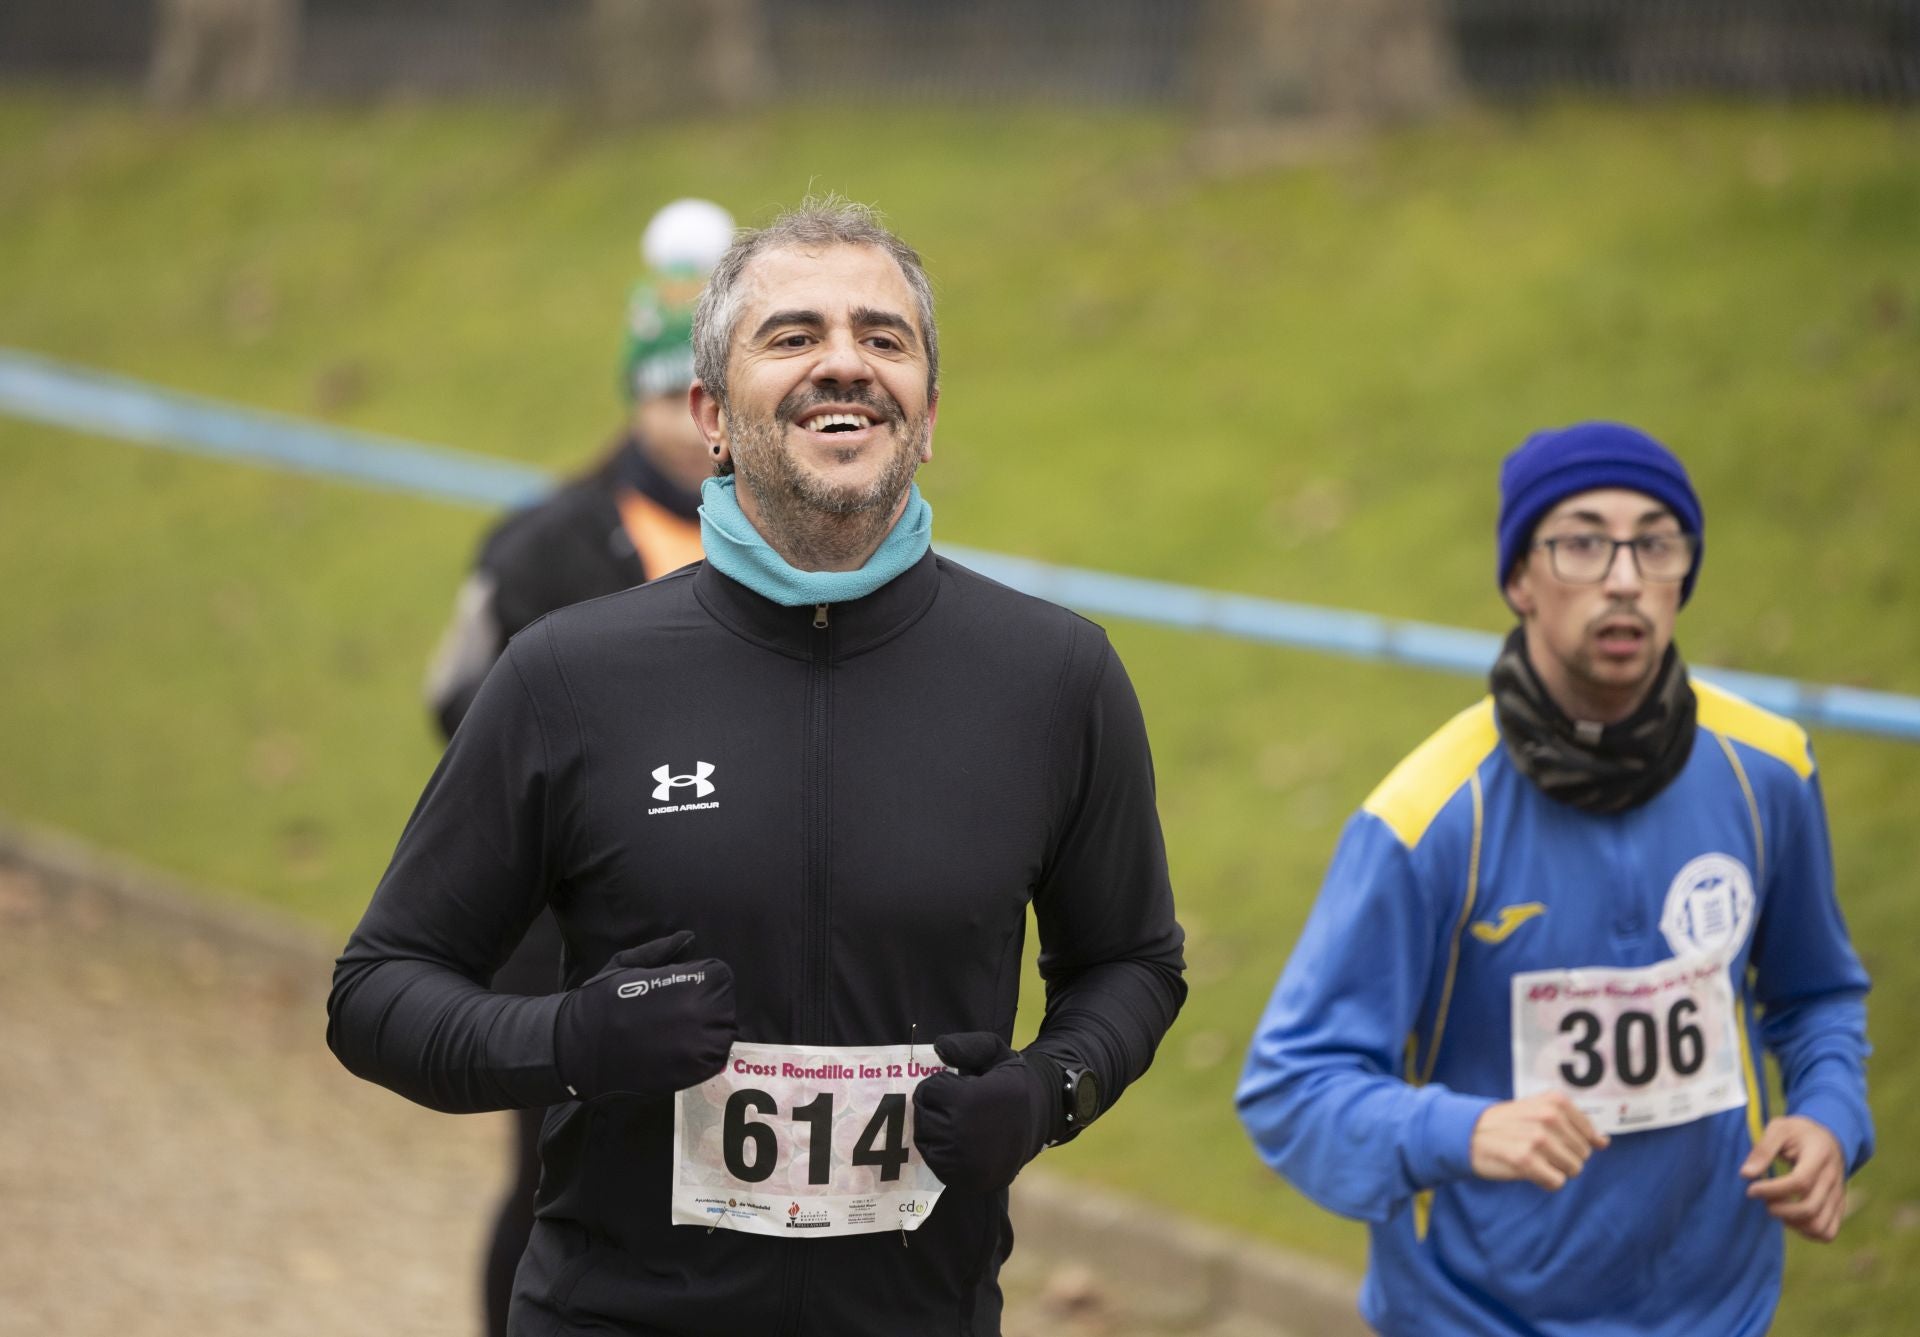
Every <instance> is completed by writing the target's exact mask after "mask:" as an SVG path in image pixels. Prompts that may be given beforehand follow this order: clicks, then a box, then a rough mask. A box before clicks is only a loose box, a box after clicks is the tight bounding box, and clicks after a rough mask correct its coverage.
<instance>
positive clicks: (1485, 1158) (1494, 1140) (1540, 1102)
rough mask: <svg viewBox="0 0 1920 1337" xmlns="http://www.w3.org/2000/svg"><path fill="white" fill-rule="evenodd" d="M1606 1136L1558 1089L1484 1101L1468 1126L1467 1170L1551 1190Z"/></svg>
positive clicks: (1601, 1144)
mask: <svg viewBox="0 0 1920 1337" xmlns="http://www.w3.org/2000/svg"><path fill="white" fill-rule="evenodd" d="M1610 1140H1611V1139H1609V1138H1608V1137H1607V1135H1606V1134H1605V1133H1601V1132H1596V1131H1595V1129H1594V1126H1593V1124H1592V1123H1591V1122H1589V1121H1588V1119H1587V1116H1586V1115H1584V1114H1582V1113H1581V1112H1580V1110H1579V1107H1578V1106H1576V1105H1575V1104H1574V1103H1573V1101H1571V1100H1569V1099H1568V1098H1567V1096H1566V1095H1565V1094H1564V1093H1563V1092H1560V1091H1547V1092H1544V1093H1542V1094H1540V1095H1537V1096H1528V1097H1527V1098H1526V1099H1524V1100H1508V1101H1504V1102H1502V1103H1501V1104H1498V1105H1489V1106H1488V1107H1487V1108H1486V1109H1485V1110H1484V1111H1482V1113H1481V1115H1480V1117H1479V1118H1478V1119H1477V1120H1475V1121H1474V1125H1473V1142H1472V1157H1473V1172H1474V1173H1475V1174H1476V1175H1479V1176H1480V1178H1482V1179H1524V1180H1526V1181H1528V1182H1529V1183H1533V1184H1538V1185H1539V1186H1540V1187H1541V1188H1544V1189H1546V1190H1548V1191H1549V1192H1553V1191H1555V1190H1557V1189H1559V1188H1561V1187H1562V1186H1563V1185H1564V1184H1565V1183H1566V1182H1567V1181H1568V1180H1569V1179H1571V1178H1573V1177H1574V1176H1575V1175H1577V1174H1579V1173H1580V1170H1581V1167H1583V1166H1584V1165H1586V1163H1587V1157H1589V1156H1591V1155H1592V1154H1593V1153H1594V1151H1595V1150H1596V1149H1598V1148H1603V1147H1605V1146H1606V1145H1607V1144H1608V1142H1609V1141H1610Z"/></svg>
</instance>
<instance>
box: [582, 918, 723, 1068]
mask: <svg viewBox="0 0 1920 1337" xmlns="http://www.w3.org/2000/svg"><path fill="white" fill-rule="evenodd" d="M692 945H693V934H691V933H688V932H686V931H685V930H682V931H681V932H679V933H676V934H674V935H673V936H672V937H668V938H655V939H654V940H653V941H652V942H648V943H642V944H641V945H640V946H638V947H629V948H627V950H625V951H624V952H615V953H614V954H613V956H612V958H611V959H609V960H608V962H607V966H606V969H604V970H602V971H601V972H600V973H599V974H598V975H595V976H594V977H593V978H592V979H590V980H588V981H587V982H586V983H585V984H582V985H581V986H580V987H579V988H577V989H570V990H568V992H567V996H566V998H565V999H564V1000H562V1002H561V1004H560V1011H559V1013H558V1015H557V1016H556V1017H555V1019H554V1025H553V1051H554V1065H555V1067H556V1068H558V1069H559V1073H560V1080H561V1081H562V1082H564V1083H566V1086H567V1089H568V1090H569V1091H571V1092H573V1094H574V1095H576V1096H578V1097H579V1098H580V1099H582V1100H591V1099H593V1098H594V1097H595V1096H606V1095H615V1094H619V1095H643V1096H663V1095H668V1094H670V1093H672V1092H674V1091H679V1090H683V1089H684V1088H686V1087H689V1086H698V1085H699V1084H700V1083H701V1082H704V1081H706V1080H707V1078H709V1077H711V1076H713V1075H714V1074H715V1073H717V1072H719V1071H720V1069H721V1068H722V1067H724V1066H725V1065H726V1061H727V1051H729V1050H730V1049H732V1048H733V1037H734V1035H735V1033H736V1031H737V1027H736V1026H735V1024H734V1019H733V971H732V970H731V969H729V968H728V966H727V963H726V962H724V961H716V960H713V959H712V958H708V959H706V960H703V961H684V962H683V961H681V960H680V958H681V957H682V956H683V955H684V954H685V953H686V950H687V948H689V947H691V946H692Z"/></svg>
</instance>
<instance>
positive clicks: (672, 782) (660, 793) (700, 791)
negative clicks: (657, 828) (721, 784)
mask: <svg viewBox="0 0 1920 1337" xmlns="http://www.w3.org/2000/svg"><path fill="white" fill-rule="evenodd" d="M712 774H713V763H712V762H710V761H696V762H694V763H693V774H692V775H675V774H674V773H673V767H671V766H656V767H654V768H653V778H654V779H656V780H658V781H659V782H660V783H659V784H657V785H655V786H654V787H653V797H654V801H655V802H658V803H665V802H666V801H667V799H668V798H670V797H671V796H672V794H673V791H674V790H675V789H676V788H677V787H679V786H680V785H692V786H693V796H694V797H695V798H705V797H706V796H707V795H709V794H711V793H712V792H713V781H711V780H709V779H707V777H708V776H709V775H712Z"/></svg>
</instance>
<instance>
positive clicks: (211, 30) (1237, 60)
mask: <svg viewBox="0 0 1920 1337" xmlns="http://www.w3.org/2000/svg"><path fill="white" fill-rule="evenodd" d="M1396 51H1398V52H1400V53H1402V56H1403V57H1404V53H1406V52H1408V51H1413V52H1416V53H1418V55H1417V58H1414V59H1411V60H1410V61H1409V60H1406V59H1401V61H1400V63H1398V64H1396V63H1395V59H1396V58H1395V57H1394V56H1393V54H1392V53H1394V52H1396ZM0 80H8V81H21V80H35V81H89V82H96V83H111V84H120V85H135V86H145V87H146V88H148V89H150V90H151V91H152V92H153V93H154V94H155V95H156V96H159V97H163V98H174V99H201V98H208V99H215V100H222V99H224V100H234V101H252V100H264V99H268V98H274V97H289V96H290V97H305V98H320V99H330V98H367V97H380V96H386V95H392V94H407V95H429V96H431V95H438V94H468V95H471V94H480V95H488V94H498V95H509V96H533V97H541V98H580V99H591V100H594V101H597V102H599V103H601V104H602V105H604V106H607V107H609V108H616V109H617V108H629V107H630V108H645V109H648V110H658V109H661V108H675V107H686V106H689V105H695V106H697V105H703V104H710V103H712V102H715V101H717V102H719V103H721V104H724V105H745V104H751V103H755V102H765V101H769V100H775V99H785V98H795V97H800V98H819V97H828V98H840V97H848V98H856V97H862V96H867V95H872V94H879V95H884V96H889V97H906V98H912V99H918V100H940V101H1010V100H1023V101H1050V102H1061V101H1069V102H1093V103H1127V104H1174V105H1180V104H1188V105H1196V106H1201V107H1209V106H1211V107H1215V108H1216V109H1218V108H1219V107H1222V106H1227V107H1229V108H1231V109H1232V110H1234V111H1237V112H1240V113H1246V112H1249V111H1251V112H1253V113H1256V114H1285V113H1290V112H1298V111H1309V112H1310V111H1314V110H1324V109H1326V107H1327V106H1328V105H1330V104H1333V105H1335V106H1336V108H1337V109H1347V110H1352V109H1355V108H1354V107H1353V106H1346V107H1340V106H1339V104H1341V103H1342V98H1341V91H1342V90H1343V89H1350V88H1352V87H1353V86H1355V85H1357V84H1365V85H1369V86H1370V87H1369V91H1367V92H1366V93H1365V95H1364V96H1361V97H1359V98H1357V99H1354V98H1348V99H1347V102H1350V103H1352V102H1357V104H1358V109H1361V110H1364V109H1365V108H1366V106H1367V105H1369V104H1373V103H1381V104H1392V103H1394V101H1395V98H1394V96H1393V94H1394V92H1395V90H1396V88H1399V89H1401V90H1402V91H1404V86H1405V85H1406V84H1407V83H1408V82H1410V81H1412V82H1419V83H1422V84H1423V88H1422V89H1421V90H1420V91H1419V92H1418V94H1417V95H1415V96H1412V97H1410V98H1406V99H1401V100H1403V101H1408V102H1410V103H1411V104H1413V105H1414V106H1415V107H1416V108H1417V107H1418V106H1420V105H1425V104H1430V103H1432V102H1433V101H1435V100H1436V95H1437V90H1439V89H1440V88H1441V87H1442V86H1443V85H1444V88H1445V90H1446V96H1452V95H1455V94H1458V93H1460V92H1463V91H1464V92H1467V93H1471V94H1476V95H1479V96H1487V97H1502V98H1510V97H1528V96H1534V95H1538V94H1542V93H1548V92H1554V91H1559V90H1581V91H1588V92H1599V93H1603V94H1610V95H1662V94H1672V93H1692V92H1712V93H1728V94H1736V95H1753V96H1765V97H1823V98H1847V99H1870V100H1900V101H1911V100H1916V99H1920V0H1197V2H1196V3H1188V4H1180V3H1173V2H1172V0H0ZM1424 85H1431V87H1425V86H1424ZM1226 92H1232V93H1233V95H1232V96H1223V93H1226Z"/></svg>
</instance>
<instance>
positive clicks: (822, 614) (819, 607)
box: [813, 604, 827, 631]
mask: <svg viewBox="0 0 1920 1337" xmlns="http://www.w3.org/2000/svg"><path fill="white" fill-rule="evenodd" d="M813 629H814V630H815V631H825V630H826V629H827V605H825V604H815V605H814V606H813Z"/></svg>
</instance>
